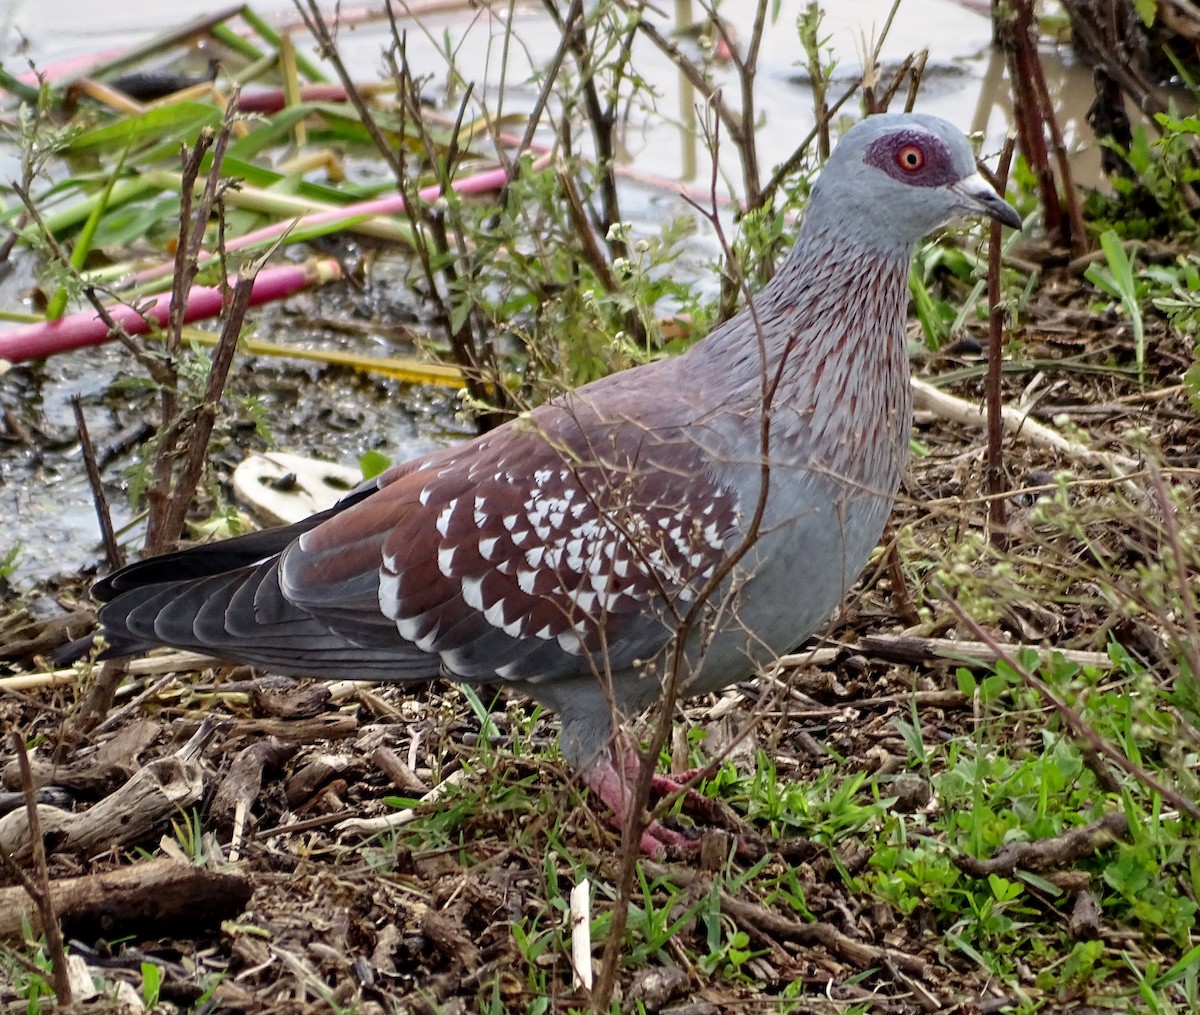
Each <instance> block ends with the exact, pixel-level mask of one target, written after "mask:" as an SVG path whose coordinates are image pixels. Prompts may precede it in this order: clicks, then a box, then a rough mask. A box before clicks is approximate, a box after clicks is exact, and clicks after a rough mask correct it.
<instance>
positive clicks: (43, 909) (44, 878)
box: [5, 730, 71, 1005]
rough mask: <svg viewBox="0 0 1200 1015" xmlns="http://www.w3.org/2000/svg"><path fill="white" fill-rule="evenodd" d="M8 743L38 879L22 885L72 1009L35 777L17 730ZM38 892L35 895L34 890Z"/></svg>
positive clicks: (58, 990)
mask: <svg viewBox="0 0 1200 1015" xmlns="http://www.w3.org/2000/svg"><path fill="white" fill-rule="evenodd" d="M9 743H10V744H11V745H12V750H13V753H14V754H15V755H16V756H17V766H18V767H19V768H20V770H21V788H22V789H23V790H24V792H25V812H26V814H27V815H28V819H29V844H30V849H31V850H32V852H33V870H34V874H35V875H36V877H37V882H36V884H35V883H34V882H32V881H31V880H29V879H27V878H25V877H22V878H21V881H22V884H23V885H24V887H25V890H26V891H27V892H29V894H30V896H31V897H32V898H33V901H34V903H35V904H36V905H37V907H38V913H39V915H40V916H41V919H42V927H43V928H44V930H45V933H46V949H47V951H49V952H50V965H51V968H52V969H53V970H54V994H55V997H57V998H58V1003H59V1004H60V1005H69V1004H70V1003H71V984H70V982H69V980H68V978H67V956H66V952H65V951H64V949H63V938H62V928H61V927H60V926H59V925H58V917H57V916H56V915H55V913H54V902H53V900H52V899H51V897H50V870H49V868H48V867H47V866H46V844H45V843H44V842H43V841H42V828H41V824H40V823H39V822H38V806H37V792H36V791H35V790H34V788H33V775H32V773H31V772H30V770H29V755H28V754H26V753H25V742H24V740H22V739H21V734H20V733H18V732H17V731H16V730H14V731H13V732H12V734H11V735H10V736H9ZM5 855H6V856H8V854H5ZM8 858H9V860H10V862H11V865H12V866H13V867H14V868H16V869H19V868H17V865H16V858H15V857H12V856H8ZM22 873H23V872H22ZM35 888H36V891H35V890H33V889H35Z"/></svg>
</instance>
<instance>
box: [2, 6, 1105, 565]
mask: <svg viewBox="0 0 1200 1015" xmlns="http://www.w3.org/2000/svg"><path fill="white" fill-rule="evenodd" d="M803 6H804V2H803V0H783V2H782V5H781V11H780V14H779V17H778V19H777V20H776V22H775V23H774V25H773V26H772V27H771V29H770V30H769V31H768V32H767V33H766V35H765V37H764V40H763V46H762V51H761V54H760V57H759V61H758V67H759V72H758V78H757V82H756V89H755V95H756V105H757V111H758V115H759V117H760V125H759V128H758V131H757V138H758V143H759V146H760V154H761V160H762V164H763V166H764V176H765V172H766V169H769V167H770V166H772V165H774V164H777V163H778V162H780V161H782V160H783V159H785V158H787V157H788V156H789V155H790V154H791V153H792V150H793V148H794V147H795V146H796V144H797V143H798V142H799V141H800V140H801V139H802V138H803V137H804V135H805V134H807V132H808V131H809V129H810V128H811V126H812V124H813V122H814V112H813V108H812V100H811V92H810V90H809V87H808V85H807V83H806V75H805V74H804V73H803V71H802V68H801V62H802V54H801V51H800V45H799V43H798V41H797V36H796V31H795V21H796V16H797V14H798V13H799V12H800V11H801V10H802V9H803ZM754 7H755V5H754V4H753V3H751V2H750V0H729V2H726V3H724V4H723V5H722V6H721V13H722V15H723V16H724V17H726V18H727V19H729V21H730V22H731V24H732V25H733V27H734V30H735V32H736V34H737V36H738V37H739V38H740V39H741V40H745V39H746V38H747V37H748V36H749V34H750V27H749V22H748V19H749V18H750V17H751V16H752V14H753V11H754ZM825 7H826V9H827V13H826V18H825V21H824V31H825V33H826V34H827V35H828V42H827V49H828V50H829V52H831V53H832V54H834V55H835V56H836V58H837V64H838V67H837V72H836V75H835V82H834V85H833V87H832V90H831V97H833V98H836V97H837V96H838V95H840V93H841V91H842V90H843V89H844V88H845V82H847V81H850V80H853V79H854V78H855V77H857V74H858V69H859V66H860V63H861V59H860V55H859V54H860V53H861V52H862V51H863V48H864V45H865V44H869V43H870V40H873V39H874V38H875V37H877V35H878V32H879V29H880V26H882V24H883V22H884V20H885V19H886V17H887V14H888V11H889V10H890V8H891V3H890V0H856V2H853V3H851V2H829V3H826V4H825ZM254 8H255V10H256V11H258V12H259V13H260V14H262V15H264V16H266V17H267V18H268V19H269V20H272V21H274V22H276V23H289V22H295V21H296V20H297V16H296V12H295V9H294V7H293V5H292V4H291V3H290V2H289V0H260V2H258V3H255V4H254ZM324 8H325V9H326V10H329V11H332V4H329V3H325V4H324ZM217 9H219V5H215V4H213V3H211V2H205V0H172V2H171V3H169V4H154V5H148V4H145V3H144V2H140V0H139V2H133V0H109V2H108V3H106V4H105V6H104V8H103V17H102V18H99V19H98V18H97V16H96V15H97V7H96V4H95V3H94V2H93V0H52V2H49V3H47V2H46V0H16V2H15V4H13V3H11V2H10V4H9V5H8V7H7V9H6V12H5V13H4V14H0V52H3V53H5V54H6V59H5V65H6V67H8V68H9V69H12V70H21V69H24V67H25V66H27V65H28V64H29V63H30V62H32V64H33V65H34V66H37V67H40V68H46V67H52V66H53V65H55V64H56V63H58V62H59V61H63V60H66V59H68V58H72V57H76V56H80V55H85V54H92V53H97V52H104V51H110V50H120V49H122V48H126V47H129V46H133V45H137V44H139V43H142V42H145V41H146V40H148V39H150V38H152V37H154V36H155V35H157V34H158V33H161V32H163V31H165V30H167V29H170V28H174V27H176V26H178V25H180V24H182V23H184V22H186V21H187V20H189V19H191V18H193V17H195V16H197V15H200V14H207V13H211V12H213V11H215V10H217ZM514 11H515V12H514V14H513V24H514V26H515V35H516V37H518V38H519V39H520V40H521V42H522V46H520V47H513V52H515V53H516V54H517V56H516V57H515V58H514V60H513V62H512V64H511V65H510V68H509V71H508V78H507V83H506V88H505V108H506V110H508V111H512V112H520V111H522V110H523V109H524V108H527V107H528V105H529V104H531V103H532V101H533V97H534V94H535V93H534V88H533V86H532V85H528V86H527V85H523V84H522V82H523V81H524V80H525V79H526V78H527V77H528V76H529V74H530V73H531V71H532V68H534V67H537V66H540V65H543V64H544V63H545V62H546V61H547V60H548V59H549V57H550V55H551V54H552V53H553V51H554V49H555V47H556V45H557V32H556V30H555V29H554V27H553V25H552V23H551V21H550V19H549V18H548V17H547V15H546V14H545V13H544V10H543V8H542V7H541V6H540V5H532V4H530V5H524V6H518V7H516V8H515V9H514ZM421 26H422V27H421V29H420V30H418V29H416V28H410V30H409V33H408V39H407V53H408V56H409V59H410V61H411V63H412V64H413V67H414V70H415V72H416V74H417V75H418V76H421V75H428V77H429V79H430V90H431V91H433V92H434V94H435V95H437V94H442V93H443V92H444V86H445V83H446V81H447V69H446V62H445V60H444V59H443V57H442V55H441V51H440V49H441V46H442V44H443V39H444V38H450V39H451V40H453V45H454V48H455V52H456V60H457V63H458V66H459V67H460V68H473V69H478V77H477V80H476V85H477V94H479V93H480V92H482V93H483V94H485V95H486V94H488V90H489V89H490V90H491V95H492V97H493V98H494V95H495V92H496V89H497V87H498V81H499V70H498V67H499V63H500V59H501V46H502V44H503V41H504V35H505V27H504V25H503V24H501V23H500V22H499V21H496V20H491V19H489V18H488V17H487V15H486V14H484V13H481V12H479V11H471V10H465V9H464V10H458V11H452V12H449V13H443V14H437V15H432V16H429V17H425V18H422V21H421ZM664 30H666V26H664ZM296 39H297V44H298V48H299V50H300V51H301V52H307V53H310V54H311V52H312V48H313V47H312V45H311V42H308V41H307V36H306V35H304V34H303V33H297V35H296ZM990 39H991V25H990V22H989V20H988V19H987V18H986V17H984V16H981V15H980V14H978V13H975V12H974V11H972V10H969V9H968V8H967V6H966V5H965V4H962V3H958V2H953V0H902V2H901V3H900V6H899V10H898V13H897V16H896V18H895V21H894V23H893V25H892V27H891V31H890V34H889V36H888V38H887V41H886V43H885V45H884V47H883V49H882V54H881V56H882V62H883V65H884V68H885V74H886V71H887V69H889V68H894V67H895V66H897V65H898V64H899V63H900V61H901V60H903V58H904V57H906V56H907V55H908V54H910V53H912V52H914V51H916V50H919V49H921V48H922V47H928V48H929V51H930V55H929V60H928V65H927V71H926V74H925V79H924V83H923V86H922V89H921V92H920V95H919V98H918V101H917V106H916V108H917V109H918V110H919V111H923V112H929V113H935V114H938V115H940V116H944V117H946V118H947V119H950V120H952V121H954V122H956V123H958V124H960V125H961V126H962V127H963V128H964V129H966V128H972V129H976V130H983V131H984V132H985V137H986V140H985V153H986V152H987V151H994V150H996V149H997V148H998V147H999V145H1000V144H1001V142H1002V140H1003V137H1004V133H1005V131H1006V129H1007V110H1006V108H1005V107H1004V105H1003V104H1002V103H1000V102H997V101H995V95H996V93H997V92H998V91H999V92H1000V93H1003V92H1004V90H1005V89H1004V87H1003V86H1001V87H1000V88H999V89H998V88H997V86H996V84H995V82H988V70H989V60H990ZM864 40H868V42H867V43H864ZM338 42H339V47H340V49H341V51H342V53H343V57H344V59H345V60H346V62H347V65H348V66H350V67H351V68H359V69H360V73H358V74H357V75H356V76H357V77H359V78H360V79H362V80H370V79H374V78H376V77H377V76H378V74H379V68H380V66H381V63H382V61H381V59H380V53H381V52H382V50H383V49H384V48H386V46H387V45H388V43H389V35H388V29H387V27H386V24H384V23H380V22H375V23H367V24H363V25H359V26H357V27H354V28H352V29H350V28H343V29H342V31H341V32H340V34H339V36H338ZM637 45H638V46H640V47H643V49H644V52H642V51H638V52H636V53H635V65H636V66H638V67H639V70H641V71H642V72H643V73H645V74H646V75H648V80H649V83H650V84H651V85H652V86H653V90H654V93H655V95H656V98H655V100H654V101H655V105H656V107H657V112H658V113H660V114H663V115H665V116H667V117H668V118H670V119H672V120H674V121H676V123H677V124H678V126H676V127H669V128H664V127H663V126H662V118H661V116H655V117H654V118H653V119H651V118H650V117H648V115H647V113H646V111H645V110H643V109H638V108H634V109H631V110H630V111H629V115H628V118H627V127H626V129H625V131H624V134H623V136H622V144H623V148H624V150H623V152H622V156H621V157H622V160H623V161H624V162H625V163H626V164H628V165H630V166H632V167H635V168H636V169H637V170H638V171H640V172H642V173H646V174H650V175H654V176H658V177H662V178H666V179H671V180H684V181H687V180H692V181H699V182H701V183H704V182H705V181H706V180H707V179H708V177H709V175H710V169H709V162H708V156H707V155H706V154H705V152H704V150H703V149H702V147H701V146H700V145H698V144H697V142H696V141H695V139H694V137H693V136H692V135H691V133H690V131H689V130H687V129H685V128H684V126H683V124H684V123H685V122H686V121H687V120H688V118H689V114H691V113H692V111H693V109H694V102H695V98H694V96H693V95H692V94H691V93H690V92H689V91H688V89H687V87H686V85H685V84H684V83H681V79H680V77H679V75H678V74H677V72H676V71H675V70H674V69H673V68H671V67H670V66H669V65H668V64H667V62H666V61H665V60H664V59H662V58H661V57H659V56H658V55H657V54H656V53H654V52H653V51H652V50H651V49H650V48H649V44H648V43H645V42H642V41H639V43H638V44H637ZM682 45H685V46H686V45H689V44H688V43H683V44H682ZM14 53H18V54H19V55H18V57H17V59H15V60H14V59H13V57H12V54H14ZM198 55H199V56H201V57H202V56H203V54H198ZM198 62H202V60H200V61H198ZM1047 69H1048V72H1049V73H1050V74H1051V76H1052V77H1053V78H1054V79H1055V80H1054V81H1053V82H1052V88H1053V89H1055V90H1056V91H1058V90H1059V89H1060V88H1062V89H1066V88H1069V87H1070V86H1071V83H1072V82H1074V81H1076V80H1083V81H1084V82H1085V83H1086V80H1087V76H1086V75H1082V76H1081V75H1079V74H1077V73H1075V72H1074V71H1073V70H1072V69H1071V68H1070V66H1069V64H1067V65H1063V64H1061V63H1059V62H1057V61H1055V60H1050V61H1048V67H1047ZM712 73H713V76H714V79H715V80H716V81H717V82H719V83H721V84H722V85H723V87H724V88H725V89H726V90H727V91H728V92H730V93H735V92H736V90H737V83H736V80H735V79H734V77H733V72H732V69H731V68H730V67H728V66H726V67H721V66H716V67H714V68H713V71H712ZM1060 78H1061V81H1062V82H1063V83H1062V84H1060V83H1059V79H1060ZM852 106H853V104H852ZM853 108H855V109H856V108H857V106H853ZM1067 120H1068V126H1070V124H1071V122H1072V120H1073V116H1072V115H1071V114H1069V113H1068V114H1067ZM650 123H653V126H648V124H650ZM721 165H722V170H723V172H724V173H725V174H726V179H727V182H728V184H729V187H730V189H731V190H732V191H733V192H735V193H739V192H740V187H739V185H738V167H737V163H736V160H735V159H734V157H733V150H732V146H729V145H725V146H724V147H723V148H722V158H721ZM17 170H18V165H17V162H16V157H15V151H14V149H13V148H12V147H11V146H8V147H6V146H5V145H4V144H3V143H0V178H4V179H8V178H12V177H14V176H15V175H16V173H17ZM622 200H623V211H624V213H625V215H626V216H628V217H630V218H631V219H633V220H634V221H635V228H642V229H647V230H653V231H657V223H658V222H660V221H662V220H666V219H668V218H670V217H672V216H674V215H678V214H681V213H684V212H687V211H688V208H687V206H686V205H685V204H684V203H683V202H682V201H681V200H679V199H677V198H674V197H672V196H670V195H669V194H664V193H663V192H662V191H659V190H652V189H646V188H640V187H636V186H629V187H627V188H626V190H625V192H624V193H623V198H622ZM715 252H716V248H715V245H714V244H713V243H712V242H711V241H707V240H704V239H701V240H699V241H698V242H697V243H696V244H694V245H693V249H691V250H689V253H688V256H687V257H686V258H685V259H684V260H683V261H682V262H680V263H679V264H677V265H675V266H674V267H673V270H675V271H677V272H680V273H681V274H682V275H683V276H684V277H688V276H691V277H694V278H695V279H696V281H697V284H700V285H710V284H711V281H710V280H709V279H708V278H707V273H706V269H705V266H706V264H707V263H708V262H709V261H710V259H711V258H712V256H713V255H714V254H715ZM27 268H28V265H27V264H18V270H17V272H16V273H14V275H12V276H10V277H9V278H7V279H4V280H0V305H3V306H4V307H5V308H8V309H26V308H25V307H23V306H21V300H22V290H23V289H24V288H25V287H26V286H27V285H28V279H27V277H25V278H23V277H22V271H23V270H27ZM267 320H270V318H269V317H268V318H267ZM267 326H268V327H269V325H267ZM267 337H270V336H269V335H268V336H267ZM123 369H124V354H123V352H122V351H121V350H119V349H116V348H113V349H100V350H89V351H86V352H81V353H75V354H70V355H67V356H60V357H57V358H56V359H54V360H52V361H50V362H49V363H47V364H46V365H45V367H44V368H41V369H39V370H38V371H37V372H36V374H33V375H32V376H31V377H25V376H22V377H19V378H17V380H18V381H20V385H21V386H20V387H19V388H18V387H17V385H16V384H15V383H14V379H13V378H12V377H10V378H8V379H5V380H0V393H2V394H3V399H4V401H3V403H0V404H9V405H11V404H12V401H11V400H12V399H21V400H24V402H25V404H26V405H28V404H29V402H30V401H31V400H32V401H33V402H35V403H37V404H38V408H39V410H40V411H39V418H40V419H41V420H42V421H43V422H44V424H45V429H46V430H47V431H49V432H53V433H58V432H61V433H63V434H65V435H66V439H65V440H64V443H69V435H70V432H71V431H72V430H73V422H72V419H71V414H70V408H69V404H68V398H69V396H70V395H71V394H73V393H75V392H82V393H84V394H85V395H86V394H88V393H91V392H95V391H100V390H103V389H104V388H106V387H107V386H108V385H110V384H111V383H112V381H113V380H114V379H115V378H116V377H117V376H119V375H120V373H121V372H122V370H123ZM350 390H352V391H353V390H354V388H353V386H351V389H350ZM363 397H367V398H370V399H374V400H375V402H376V404H375V406H368V407H367V409H366V411H365V412H363V413H362V414H361V418H360V419H359V420H358V425H359V426H360V427H361V429H359V430H356V429H355V421H354V419H352V418H351V415H352V414H350V413H347V417H346V418H347V422H346V425H345V427H343V428H341V429H339V428H338V427H328V426H323V425H318V426H317V428H316V431H317V432H315V433H313V434H312V435H311V439H310V440H306V441H305V440H303V436H302V434H300V433H297V432H292V433H290V434H289V436H290V438H291V441H290V446H291V447H292V448H294V449H296V450H299V451H302V452H307V453H313V452H320V453H323V454H325V455H327V456H332V457H338V458H340V459H342V460H347V461H352V460H353V458H354V457H355V456H356V455H357V454H359V453H361V451H363V450H365V448H366V447H378V448H380V449H381V450H383V451H384V452H385V453H387V454H389V455H391V456H392V457H393V458H396V459H399V458H403V457H406V456H408V455H410V454H412V453H414V452H415V451H416V450H417V449H419V448H422V447H424V446H427V445H428V442H429V432H430V430H434V429H441V424H442V423H443V422H445V421H446V415H445V414H446V413H447V412H448V411H449V409H450V405H449V403H448V402H446V401H444V400H441V401H439V400H438V399H436V398H435V399H434V403H433V405H432V406H431V407H429V408H427V409H425V410H420V409H417V410H414V409H413V407H412V404H411V402H412V398H413V395H412V392H400V391H398V389H397V388H396V387H395V386H392V387H376V388H374V389H371V388H370V387H369V386H367V387H366V389H365V392H364V388H363V387H361V386H360V387H359V388H358V389H357V394H352V395H350V396H349V398H350V400H353V398H363ZM331 398H332V401H333V403H334V406H335V408H334V409H333V410H330V411H332V412H334V415H335V416H336V414H337V409H336V406H337V404H339V403H340V402H341V401H345V400H347V399H346V398H345V397H343V396H342V395H339V394H334V395H333V396H331ZM399 403H403V404H399ZM89 412H90V416H92V417H99V418H96V419H95V421H94V424H93V425H95V426H96V427H97V428H98V430H99V433H98V434H97V439H98V440H101V439H103V437H104V435H105V433H106V432H108V431H111V430H113V429H117V428H118V427H119V425H120V424H121V423H122V422H123V421H122V420H120V419H115V418H112V414H106V413H104V412H102V411H95V410H89ZM124 422H128V421H127V420H126V421H124ZM301 441H303V444H301ZM109 478H110V479H115V478H119V477H114V476H109ZM113 501H114V505H113V506H114V509H115V510H116V513H117V515H118V521H121V520H124V519H123V512H122V510H121V498H120V497H119V496H118V497H114V498H113ZM0 513H2V514H3V516H4V517H5V520H6V532H5V537H4V541H3V542H0V557H2V555H3V553H4V551H5V550H6V549H7V548H8V547H9V546H11V545H12V543H13V542H20V543H22V544H23V546H24V549H23V552H22V556H21V558H20V570H19V572H18V573H19V576H20V577H21V579H22V580H30V579H33V578H37V577H44V576H46V575H48V574H50V573H53V572H55V571H59V570H76V569H78V568H79V567H81V566H84V565H86V564H87V563H89V562H91V561H93V560H94V559H95V549H94V547H95V542H96V535H95V533H96V531H97V529H96V523H95V519H94V515H93V511H92V505H91V497H90V494H89V493H88V490H87V486H86V482H85V480H84V477H83V469H82V465H81V463H80V462H79V460H78V457H77V456H75V455H72V454H69V453H65V452H64V453H63V454H62V455H58V456H54V455H51V456H47V457H46V458H45V459H44V460H38V461H32V460H29V459H28V458H26V457H23V456H22V455H21V454H20V453H17V454H12V453H6V454H5V455H4V456H3V458H2V460H0Z"/></svg>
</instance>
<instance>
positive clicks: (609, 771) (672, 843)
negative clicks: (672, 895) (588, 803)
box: [583, 737, 729, 857]
mask: <svg viewBox="0 0 1200 1015" xmlns="http://www.w3.org/2000/svg"><path fill="white" fill-rule="evenodd" d="M612 755H615V756H616V757H617V758H618V759H619V765H614V764H613V759H612V756H611V755H610V756H606V757H602V758H601V759H598V760H597V761H596V762H595V763H594V764H593V765H591V766H589V767H588V768H587V769H586V770H585V771H584V772H583V780H584V782H585V783H586V784H587V786H588V788H589V789H590V790H591V791H592V792H593V793H595V794H596V795H597V796H598V797H599V798H600V799H601V800H602V801H604V804H605V805H606V806H607V807H608V809H609V810H610V811H611V812H612V817H611V819H610V821H611V824H612V825H613V826H614V827H615V828H617V829H622V828H624V827H625V820H626V818H628V816H629V810H630V808H631V807H632V806H633V789H632V787H633V784H634V782H635V781H636V779H637V774H638V769H639V768H640V766H641V759H640V758H639V756H638V754H637V751H636V749H635V748H634V746H633V744H632V743H630V742H629V741H628V740H627V739H626V738H624V737H619V738H618V740H617V742H616V743H615V744H614V745H613V750H612ZM703 771H705V770H704V769H694V770H692V771H690V772H685V773H683V774H682V775H680V776H665V775H658V774H655V775H652V776H651V777H650V792H651V793H652V794H654V795H655V796H658V797H665V796H669V795H671V794H673V793H679V792H682V793H683V794H684V800H685V801H686V803H687V805H688V808H689V809H690V810H692V811H694V812H695V813H697V814H699V815H700V816H701V817H702V818H703V819H704V820H705V821H706V822H708V823H709V824H711V825H713V826H716V827H720V828H726V827H728V823H729V822H728V818H727V816H726V815H725V814H724V812H723V811H722V810H721V808H720V806H719V805H718V804H717V803H716V801H714V800H710V799H709V798H708V797H706V796H704V795H702V794H700V793H698V792H696V790H694V789H685V787H684V785H683V783H685V782H687V781H688V780H689V779H691V778H693V777H694V776H695V775H697V774H699V773H700V772H703ZM639 845H640V847H641V851H642V852H643V853H645V854H646V855H647V856H652V857H657V856H660V855H661V854H662V852H663V850H665V849H667V848H668V847H675V848H677V849H685V850H697V849H699V848H700V838H699V836H698V835H697V836H695V837H693V836H689V835H684V834H683V833H681V832H676V831H674V830H673V829H670V828H667V827H666V826H665V825H663V824H662V823H661V822H659V821H651V822H650V823H649V824H648V825H647V826H646V828H645V830H644V831H643V832H642V837H641V841H640V843H639Z"/></svg>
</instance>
